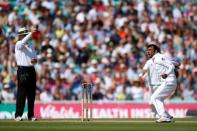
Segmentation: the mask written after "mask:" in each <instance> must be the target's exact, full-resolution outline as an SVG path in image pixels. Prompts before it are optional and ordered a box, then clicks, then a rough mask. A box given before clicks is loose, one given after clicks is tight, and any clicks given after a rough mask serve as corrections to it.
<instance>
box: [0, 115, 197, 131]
mask: <svg viewBox="0 0 197 131" xmlns="http://www.w3.org/2000/svg"><path fill="white" fill-rule="evenodd" d="M175 120H176V121H175V123H155V122H154V119H129V120H125V119H121V120H119V119H118V120H113V119H110V120H108V119H104V120H103V119H98V120H93V121H91V122H81V121H80V120H39V121H36V122H29V121H21V122H15V121H14V120H0V131H56V130H61V131H197V118H187V119H175Z"/></svg>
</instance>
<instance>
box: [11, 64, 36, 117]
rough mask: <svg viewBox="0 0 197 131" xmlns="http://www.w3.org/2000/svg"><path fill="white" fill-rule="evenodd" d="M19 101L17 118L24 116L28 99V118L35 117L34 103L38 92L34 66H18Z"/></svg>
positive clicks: (17, 102)
mask: <svg viewBox="0 0 197 131" xmlns="http://www.w3.org/2000/svg"><path fill="white" fill-rule="evenodd" d="M17 80H18V89H17V99H16V113H15V117H18V116H22V115H23V111H24V107H25V101H26V98H27V104H28V115H27V117H28V118H31V117H34V101H35V91H36V72H35V69H34V67H33V66H31V67H26V66H18V70H17Z"/></svg>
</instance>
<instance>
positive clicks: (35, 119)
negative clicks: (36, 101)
mask: <svg viewBox="0 0 197 131" xmlns="http://www.w3.org/2000/svg"><path fill="white" fill-rule="evenodd" d="M28 120H29V121H37V120H38V119H37V118H35V117H31V118H28Z"/></svg>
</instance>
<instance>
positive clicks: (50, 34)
mask: <svg viewBox="0 0 197 131" xmlns="http://www.w3.org/2000/svg"><path fill="white" fill-rule="evenodd" d="M0 27H1V30H0V33H1V34H0V98H1V99H0V101H1V102H9V101H14V100H15V97H16V90H17V81H16V71H17V65H16V61H15V58H14V47H15V44H16V41H17V40H18V35H17V31H18V29H19V28H20V27H27V28H29V29H31V28H36V29H37V30H38V31H37V32H36V33H34V34H33V36H32V41H31V42H32V44H34V45H35V47H36V50H37V58H38V63H37V64H36V65H35V68H36V72H37V90H36V100H37V101H42V102H52V101H60V100H66V101H70V100H79V99H81V96H80V92H81V83H80V82H81V80H82V77H83V75H84V74H86V75H88V76H89V77H90V79H91V81H92V86H93V99H94V100H99V101H121V100H129V101H136V102H147V101H148V99H149V88H148V87H147V84H146V83H144V82H141V81H138V76H139V74H140V73H141V70H142V67H143V65H144V63H145V61H146V59H147V58H146V51H145V50H146V45H147V44H151V43H154V44H157V45H159V46H160V47H161V50H162V53H165V54H166V56H168V57H170V58H176V59H177V60H178V61H179V62H180V63H181V65H180V67H179V70H178V72H179V76H178V78H177V80H178V85H177V90H176V92H175V94H174V95H173V96H171V97H169V99H168V100H169V101H170V102H196V100H197V1H196V0H178V1H177V0H76V1H75V0H10V1H5V0H0Z"/></svg>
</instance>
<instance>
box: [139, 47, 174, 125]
mask: <svg viewBox="0 0 197 131" xmlns="http://www.w3.org/2000/svg"><path fill="white" fill-rule="evenodd" d="M147 55H148V58H149V60H148V61H147V62H146V63H145V65H144V67H143V70H142V73H141V74H140V79H142V77H143V76H144V75H145V74H146V76H147V81H148V84H149V86H150V88H151V92H152V95H151V101H150V103H151V104H153V106H154V108H155V110H156V112H157V114H158V115H159V117H160V118H159V119H158V120H156V122H173V117H172V116H170V115H169V113H168V112H167V111H166V109H165V107H164V99H165V98H166V97H167V96H169V95H172V93H173V92H174V91H175V89H176V85H177V80H176V75H175V72H174V70H175V67H174V65H173V63H172V61H170V60H169V59H167V57H165V56H164V55H163V54H161V53H160V48H159V47H158V46H157V45H155V44H150V45H148V46H147Z"/></svg>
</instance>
